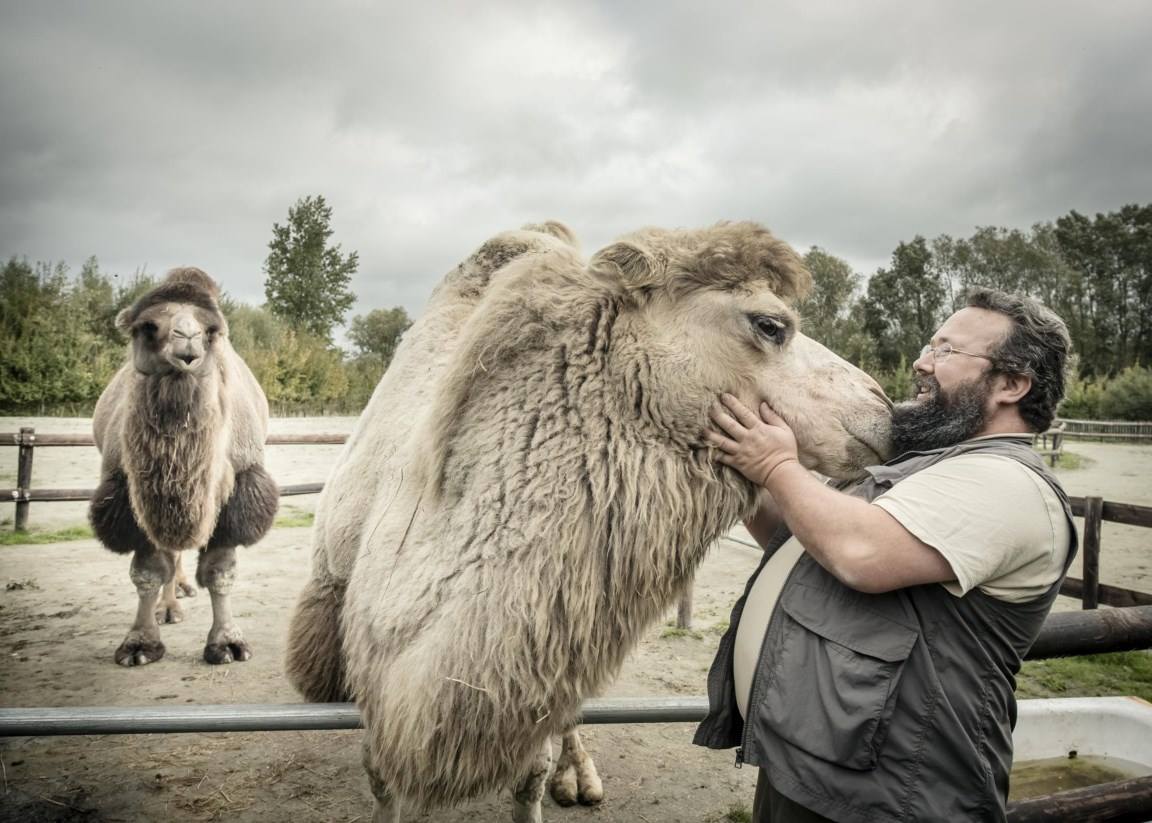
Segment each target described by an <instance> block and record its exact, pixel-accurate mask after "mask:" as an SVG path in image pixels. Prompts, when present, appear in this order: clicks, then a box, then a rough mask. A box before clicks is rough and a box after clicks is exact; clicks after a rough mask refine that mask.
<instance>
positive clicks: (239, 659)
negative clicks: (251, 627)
mask: <svg viewBox="0 0 1152 823" xmlns="http://www.w3.org/2000/svg"><path fill="white" fill-rule="evenodd" d="M251 659H252V649H251V648H250V647H249V646H248V642H247V641H246V640H244V639H243V638H239V637H237V638H235V639H233V640H227V641H224V642H222V643H206V644H205V645H204V662H206V663H211V664H212V665H214V666H216V665H220V664H221V663H232V662H236V663H243V662H244V661H245V660H251Z"/></svg>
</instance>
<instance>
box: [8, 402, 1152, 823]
mask: <svg viewBox="0 0 1152 823" xmlns="http://www.w3.org/2000/svg"><path fill="white" fill-rule="evenodd" d="M20 425H35V426H36V428H37V430H38V431H41V432H48V431H60V432H77V431H85V430H87V429H86V427H87V421H80V420H49V419H37V420H28V419H22V420H19V419H13V418H0V432H5V431H14V430H16V429H17V428H18V427H19V426H20ZM351 425H352V420H351V419H349V418H321V419H316V418H296V419H284V420H277V421H274V430H275V431H276V432H289V431H293V432H295V431H314V432H319V431H329V432H346V431H348V430H349V429H350V427H351ZM1068 450H1069V451H1073V452H1075V453H1077V454H1079V455H1082V456H1083V457H1084V458H1085V459H1084V465H1083V467H1082V468H1080V469H1077V470H1073V471H1062V472H1060V474H1061V477H1062V479H1063V481H1064V483H1065V485H1066V487H1067V489H1068V491H1069V492H1070V493H1071V494H1078V495H1087V494H1099V495H1101V496H1103V497H1104V498H1105V499H1108V500H1114V501H1119V502H1127V503H1139V504H1143V505H1152V482H1149V481H1150V479H1152V448H1149V447H1132V446H1116V445H1109V444H1100V443H1071V444H1070V445H1069V446H1068ZM338 451H339V447H338V446H308V447H302V446H283V447H273V448H272V449H270V454H269V461H268V462H269V467H270V470H271V471H272V473H273V475H274V476H275V477H276V478H277V479H278V480H279V481H280V482H281V483H285V484H287V483H301V482H308V481H315V480H321V479H323V478H324V476H325V474H326V473H327V469H328V467H329V466H330V465H331V462H332V460H333V459H334V458H335V456H336V454H337V453H338ZM97 471H98V462H97V459H96V456H95V452H94V450H93V449H86V448H67V449H65V448H59V449H47V448H46V449H43V450H39V451H38V452H37V455H36V460H35V470H34V483H33V485H34V486H35V487H52V486H56V487H61V488H78V487H91V486H93V485H95V482H96V475H97ZM14 478H15V449H4V450H0V486H10V485H14V483H13V482H12V481H13V480H14ZM314 504H315V497H297V498H284V500H283V508H284V509H285V510H288V509H297V510H304V511H307V510H310V509H311V508H312V507H313V506H314ZM11 516H12V507H11V504H8V505H7V506H5V508H4V509H0V519H7V520H8V522H9V523H10V518H11ZM83 518H84V506H83V504H63V503H62V504H55V503H48V504H41V505H38V506H37V505H33V507H32V514H31V525H32V527H33V528H36V529H49V528H60V527H62V526H67V525H73V524H76V523H81V522H83ZM2 527H3V528H10V525H5V526H2ZM732 537H734V538H737V540H724V541H721V543H720V544H719V545H718V546H717V547H716V548H715V549H714V550H713V551H712V552H711V553H710V555H709V557H708V559H707V560H706V561H705V563H704V565H703V567H702V568H701V570H700V573H699V576H698V579H697V586H696V590H695V604H694V606H695V607H694V614H693V619H694V630H695V631H694V632H693V633H692V634H690V635H687V636H684V635H680V634H678V633H675V632H670V631H669V625H670V621H671V620H672V619H673V617H674V615H672V614H670V615H668V621H669V623H668V624H662V625H658V626H655V627H653V628H652V630H651V631H649V633H648V634H647V636H646V638H645V640H644V642H643V643H642V644H641V645H640V646H639V647H638V648H637V649H636V650H635V652H634V653H633V654H632V656H631V657H630V658H629V660H628V662H627V664H626V666H625V668H624V670H623V672H622V673H621V675H620V677H619V678H618V680H617V681H616V683H615V684H614V685H613V686H612V687H611V688H610V689H609V690H608V691H607V692H606V696H621V697H624V696H627V697H644V696H650V697H656V696H688V695H700V694H702V693H703V692H704V683H705V677H706V673H707V669H708V665H709V663H710V662H711V659H712V655H713V652H714V649H715V646H716V643H717V641H718V640H719V636H720V633H721V632H722V631H723V629H724V627H725V626H726V624H727V620H728V613H729V609H730V606H731V604H732V602H733V601H734V600H735V599H736V597H737V596H738V594H739V592H740V591H741V590H742V588H743V584H744V581H745V579H746V578H747V576H748V574H749V573H750V572H751V571H752V569H753V568H754V567H755V565H756V562H757V559H758V551H757V550H755V549H751V548H749V547H747V546H745V545H743V544H741V543H740V542H738V540H739V539H747V536H746V534H744V533H743V532H742V530H736V531H735V532H734V533H733V535H732ZM308 543H309V532H308V529H306V528H280V529H275V530H274V531H273V532H272V533H271V534H270V535H269V536H268V537H267V538H266V539H265V540H264V541H263V542H262V543H261V544H260V545H258V546H254V547H251V548H249V549H245V550H243V552H242V554H241V558H240V563H241V567H240V582H239V583H238V585H237V591H236V594H235V597H234V608H235V612H236V616H237V620H238V622H239V623H240V625H241V627H242V628H243V629H244V631H245V633H246V635H247V637H248V640H249V642H250V643H251V645H252V648H253V650H254V653H255V656H254V658H253V659H252V660H251V661H248V662H246V663H235V664H232V665H229V666H221V667H213V666H209V665H207V664H206V663H204V662H203V661H202V660H201V659H200V653H201V648H202V646H203V642H204V638H205V635H206V633H207V630H208V626H209V624H210V622H211V616H210V608H209V602H208V598H207V596H206V593H201V595H200V596H199V597H197V598H195V599H192V600H186V601H183V602H184V605H185V607H186V611H187V619H186V621H185V622H184V623H181V624H178V625H174V626H165V627H163V629H162V633H163V637H164V640H165V643H166V645H167V647H168V652H167V656H166V657H165V658H164V659H163V660H161V661H160V662H158V663H156V664H153V665H150V666H146V667H143V668H139V669H123V668H120V667H118V666H116V665H115V664H114V663H113V662H112V653H113V650H114V649H115V648H116V646H117V644H118V643H119V642H120V640H121V639H122V637H123V634H124V632H125V631H126V629H127V627H128V625H129V623H130V622H131V619H132V615H133V613H134V608H135V596H134V592H133V589H132V586H131V584H130V583H129V581H128V575H127V565H128V561H127V559H126V558H123V557H120V556H116V555H113V554H111V553H109V552H107V551H105V550H103V549H102V548H101V547H100V546H99V545H98V544H97V543H96V541H94V540H82V541H75V542H69V543H57V544H48V545H40V546H13V547H7V548H3V547H0V650H2V652H3V655H4V661H3V663H2V664H0V705H3V706H6V707H13V706H156V705H164V704H175V703H279V702H297V701H298V698H297V696H296V695H295V693H294V692H293V691H292V689H291V688H290V687H289V686H288V684H287V682H286V681H285V679H284V677H283V674H282V671H281V668H282V660H283V650H284V643H285V637H284V633H285V628H286V623H287V618H288V614H289V611H290V609H291V606H292V603H293V602H294V600H295V597H296V593H297V592H298V591H299V589H300V587H301V586H302V585H303V582H304V580H305V578H306V576H307V573H308V564H309V554H308ZM1150 544H1152V532H1149V531H1148V530H1141V529H1136V528H1134V527H1119V526H1116V527H1113V526H1111V525H1107V524H1106V527H1105V535H1104V550H1103V553H1102V570H1101V579H1102V580H1103V581H1104V582H1107V583H1112V584H1114V585H1120V586H1126V587H1130V588H1136V589H1141V590H1145V591H1152V568H1150V567H1152V553H1150V552H1149V551H1148V550H1149V549H1150V548H1152V545H1150ZM1076 606H1077V604H1076V602H1075V601H1071V600H1067V599H1064V598H1062V599H1061V603H1060V605H1059V607H1060V608H1076ZM693 728H694V726H693V725H692V724H655V725H631V726H596V727H588V728H586V730H585V732H584V737H585V745H586V746H587V748H588V749H589V751H590V752H591V753H592V754H593V756H594V758H595V759H596V762H597V765H598V767H599V769H600V773H601V776H602V778H603V780H604V789H605V800H604V802H603V803H602V804H601V805H600V806H598V807H593V808H584V807H576V808H571V809H561V808H558V807H556V806H555V805H554V804H552V802H551V800H549V799H546V800H545V818H546V820H549V821H553V823H557V822H558V821H586V820H596V821H603V822H604V823H608V822H609V821H612V822H613V823H615V821H647V822H648V823H656V821H722V820H725V819H728V818H727V815H728V814H729V812H731V811H732V810H733V809H737V808H741V807H744V808H747V807H748V806H750V805H751V798H752V791H753V786H754V783H755V773H754V770H753V769H747V768H746V769H740V770H737V769H734V768H733V766H732V762H733V761H732V757H731V755H730V754H729V753H727V752H710V751H705V750H703V749H699V748H697V747H694V746H692V745H691V743H690V738H691V733H692V730H693ZM359 738H360V733H359V732H268V733H251V734H183V735H139V736H132V735H122V736H114V735H110V736H99V737H56V738H14V739H5V740H0V765H2V767H3V768H2V770H0V771H2V779H3V785H2V786H0V820H13V821H15V820H20V821H49V820H86V821H114V820H122V821H136V820H153V819H157V820H159V819H167V820H195V821H199V820H222V819H228V820H232V821H241V823H244V822H245V821H258V820H259V821H264V820H279V819H292V820H293V821H295V822H296V823H306V822H307V821H329V820H333V821H335V820H343V821H352V820H357V819H360V820H368V819H370V816H371V799H370V795H369V792H368V788H367V783H366V781H365V779H364V776H363V773H362V771H361V768H360V762H359V759H360V758H359ZM508 806H509V803H508V800H507V798H506V797H505V796H499V797H498V796H492V797H489V798H484V799H482V800H479V801H476V802H474V803H471V804H468V805H466V806H462V807H460V808H458V809H454V810H449V811H446V812H441V813H438V814H436V815H434V816H433V817H434V819H436V820H439V821H477V820H480V821H488V820H507V819H508ZM433 817H428V818H420V819H433Z"/></svg>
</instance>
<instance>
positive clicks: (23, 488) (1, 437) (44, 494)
mask: <svg viewBox="0 0 1152 823" xmlns="http://www.w3.org/2000/svg"><path fill="white" fill-rule="evenodd" d="M1065 422H1066V423H1073V422H1076V421H1065ZM1081 422H1083V421H1081ZM1134 425H1141V424H1134ZM1143 425H1152V424H1143ZM1060 433H1061V432H1060V431H1049V432H1046V433H1045V434H1044V435H1037V437H1038V438H1039V437H1045V438H1047V437H1049V436H1053V437H1054V438H1055V436H1056V435H1058V434H1060ZM347 439H348V437H347V435H343V434H289V435H270V436H269V437H268V439H267V441H266V443H267V444H268V445H270V446H286V445H325V444H327V445H339V444H341V443H344V442H345V441H346V440H347ZM94 445H95V442H94V441H93V439H92V435H89V434H36V431H35V429H33V428H30V427H25V428H22V429H20V431H19V432H18V433H16V434H13V433H11V432H9V433H2V434H0V446H16V447H18V448H19V449H20V455H19V460H18V464H17V470H16V486H17V488H15V489H0V495H2V497H0V499H4V500H14V501H15V502H16V517H15V528H16V530H17V531H25V530H27V528H28V514H29V508H30V507H31V505H32V503H33V502H34V501H35V502H45V503H46V502H50V501H58V502H59V501H69V500H70V501H85V500H89V499H90V498H91V497H92V494H93V492H94V491H95V490H94V489H34V488H32V487H31V486H32V458H33V455H34V453H35V449H36V447H45V446H94ZM1044 445H1047V443H1046V442H1045V443H1044ZM1053 447H1054V448H1056V449H1057V453H1058V450H1059V447H1060V446H1059V443H1058V442H1057V441H1056V440H1055V439H1054V441H1053ZM323 488H324V484H323V483H298V484H296V485H290V486H281V487H280V494H281V496H283V497H287V496H290V495H299V494H318V493H319V492H320V491H321V489H323ZM1071 502H1072V513H1073V514H1075V515H1076V516H1078V517H1083V518H1084V528H1083V530H1082V533H1081V540H1082V542H1081V546H1080V551H1081V553H1082V557H1083V569H1084V577H1083V578H1082V579H1081V578H1075V577H1069V578H1067V579H1065V581H1064V585H1063V587H1062V588H1061V589H1060V593H1061V594H1064V595H1068V596H1069V597H1078V598H1080V600H1081V603H1082V605H1083V608H1085V609H1095V608H1096V607H1097V606H1099V605H1100V604H1101V603H1103V604H1105V605H1107V606H1150V605H1152V594H1149V593H1146V592H1140V591H1134V590H1132V589H1124V588H1120V587H1118V586H1110V585H1107V584H1104V583H1101V582H1100V532H1101V528H1102V525H1103V523H1104V522H1109V523H1122V524H1125V525H1130V526H1143V527H1145V528H1152V506H1137V505H1133V504H1130V503H1114V502H1112V501H1109V500H1103V499H1102V498H1099V497H1073V498H1071ZM691 613H692V590H691V588H689V589H688V591H687V592H686V593H685V595H684V599H683V600H682V601H681V603H680V609H679V614H678V616H677V621H676V622H677V626H678V627H680V628H689V627H690V626H691Z"/></svg>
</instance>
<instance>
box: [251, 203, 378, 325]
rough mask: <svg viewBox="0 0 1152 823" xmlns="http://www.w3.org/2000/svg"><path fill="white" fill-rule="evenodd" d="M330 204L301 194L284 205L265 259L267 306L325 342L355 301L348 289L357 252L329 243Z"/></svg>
mask: <svg viewBox="0 0 1152 823" xmlns="http://www.w3.org/2000/svg"><path fill="white" fill-rule="evenodd" d="M331 221H332V207H331V206H329V205H328V204H327V203H325V202H324V198H323V197H322V196H320V195H317V196H316V197H302V198H301V199H299V200H297V201H296V205H295V206H293V207H291V208H290V209H288V222H287V223H286V224H285V225H283V226H281V225H280V224H279V223H273V224H272V240H271V242H270V243H269V244H268V249H269V252H268V259H267V260H265V262H264V272H265V274H267V279H266V280H265V281H264V295H265V296H266V297H267V299H268V308H269V309H270V310H271V311H272V312H273V313H274V314H276V315H277V316H279V317H282V318H283V319H284V320H286V321H288V323H290V324H291V325H292V326H293V327H294V328H299V329H300V330H302V331H306V332H309V333H311V334H314V335H316V336H318V337H321V338H323V339H325V340H329V341H330V340H331V339H332V327H333V326H334V325H336V324H338V323H342V322H344V315H345V313H346V312H347V311H348V309H349V308H351V307H352V304H353V303H354V302H355V301H356V296H355V295H354V294H352V292H351V291H350V290H349V288H348V283H349V282H350V281H351V279H352V275H353V274H355V273H356V269H357V267H358V266H359V264H360V259H359V255H357V253H356V252H354V251H353V252H349V253H348V254H347V255H346V256H345V255H342V254H341V252H340V245H339V244H336V245H330V244H329V242H328V238H329V237H331V236H332V228H331V225H330V224H331Z"/></svg>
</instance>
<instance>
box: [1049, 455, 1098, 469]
mask: <svg viewBox="0 0 1152 823" xmlns="http://www.w3.org/2000/svg"><path fill="white" fill-rule="evenodd" d="M1091 462H1092V461H1091V460H1089V459H1088V458H1087V457H1085V456H1084V455H1082V454H1076V452H1070V451H1062V452H1060V456H1059V457H1058V458H1056V468H1058V469H1069V470H1072V469H1082V468H1084V467H1085V466H1088V465H1089V464H1090V463H1091Z"/></svg>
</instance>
